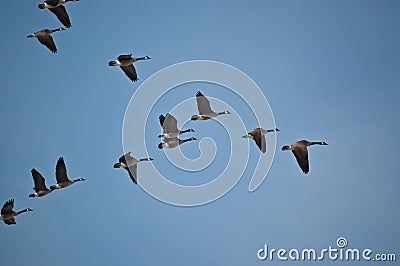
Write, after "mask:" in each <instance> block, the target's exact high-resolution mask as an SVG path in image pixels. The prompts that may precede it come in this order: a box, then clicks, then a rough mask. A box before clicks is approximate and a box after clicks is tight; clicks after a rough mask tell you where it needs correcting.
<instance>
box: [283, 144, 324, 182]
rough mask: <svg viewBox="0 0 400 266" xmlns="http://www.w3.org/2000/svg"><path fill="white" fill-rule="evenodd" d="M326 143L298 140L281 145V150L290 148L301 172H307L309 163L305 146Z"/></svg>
mask: <svg viewBox="0 0 400 266" xmlns="http://www.w3.org/2000/svg"><path fill="white" fill-rule="evenodd" d="M316 144H318V145H328V144H327V143H326V142H324V141H307V140H304V139H303V140H299V141H297V142H295V143H293V144H292V145H289V146H283V147H282V150H283V151H285V150H291V151H292V152H293V154H294V157H296V160H297V163H298V164H299V166H300V168H301V170H302V171H303V173H305V174H307V173H308V172H309V165H308V151H307V147H308V146H311V145H316Z"/></svg>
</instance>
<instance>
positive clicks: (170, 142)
mask: <svg viewBox="0 0 400 266" xmlns="http://www.w3.org/2000/svg"><path fill="white" fill-rule="evenodd" d="M192 140H197V139H196V138H188V139H178V138H164V143H160V144H158V148H159V149H169V148H175V147H178V146H179V145H181V144H183V143H185V142H188V141H192Z"/></svg>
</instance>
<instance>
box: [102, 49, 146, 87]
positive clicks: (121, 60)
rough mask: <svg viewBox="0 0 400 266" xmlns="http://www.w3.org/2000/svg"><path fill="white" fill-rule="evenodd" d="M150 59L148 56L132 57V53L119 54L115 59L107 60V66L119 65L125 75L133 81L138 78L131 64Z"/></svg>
mask: <svg viewBox="0 0 400 266" xmlns="http://www.w3.org/2000/svg"><path fill="white" fill-rule="evenodd" d="M149 59H151V58H150V57H148V56H144V57H137V58H135V57H132V54H126V55H120V56H118V58H117V60H113V61H110V62H108V65H109V66H119V67H120V68H121V69H122V71H124V73H125V75H126V76H127V77H128V78H129V79H130V80H131V81H133V82H136V81H137V80H138V77H137V73H136V69H135V67H134V66H133V63H135V62H136V61H140V60H149Z"/></svg>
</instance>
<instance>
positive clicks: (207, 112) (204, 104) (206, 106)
mask: <svg viewBox="0 0 400 266" xmlns="http://www.w3.org/2000/svg"><path fill="white" fill-rule="evenodd" d="M196 101H197V109H198V110H199V114H198V115H192V118H191V120H208V119H211V118H213V117H216V116H218V115H223V114H230V112H229V111H225V112H219V113H216V112H214V111H213V110H211V106H210V101H209V100H208V99H207V98H206V97H205V96H204V95H203V94H202V93H201V92H200V91H198V92H197V93H196Z"/></svg>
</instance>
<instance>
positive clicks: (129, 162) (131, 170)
mask: <svg viewBox="0 0 400 266" xmlns="http://www.w3.org/2000/svg"><path fill="white" fill-rule="evenodd" d="M152 160H153V158H143V159H136V158H134V157H132V156H131V152H128V153H126V154H124V155H122V156H121V157H120V158H119V160H118V163H115V164H114V168H124V169H125V170H126V171H128V174H129V177H130V178H131V180H132V182H133V183H135V184H137V164H138V163H140V162H143V161H152Z"/></svg>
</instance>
